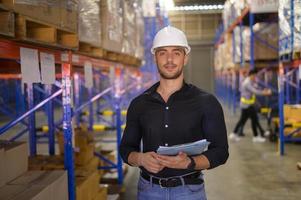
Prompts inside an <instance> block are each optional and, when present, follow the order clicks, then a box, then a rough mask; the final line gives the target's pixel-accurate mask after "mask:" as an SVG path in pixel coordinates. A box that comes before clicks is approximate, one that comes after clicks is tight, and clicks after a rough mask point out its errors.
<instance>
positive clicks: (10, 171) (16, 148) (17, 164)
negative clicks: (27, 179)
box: [0, 141, 28, 183]
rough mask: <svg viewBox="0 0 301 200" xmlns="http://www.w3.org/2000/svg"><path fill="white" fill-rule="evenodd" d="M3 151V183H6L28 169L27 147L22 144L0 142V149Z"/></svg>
mask: <svg viewBox="0 0 301 200" xmlns="http://www.w3.org/2000/svg"><path fill="white" fill-rule="evenodd" d="M1 147H2V148H3V149H4V159H3V160H1V162H3V164H4V171H5V174H4V181H5V182H6V183H7V182H9V181H11V180H13V179H15V178H16V177H18V176H20V175H21V174H23V173H25V172H26V171H27V169H28V146H27V143H24V142H10V143H7V141H0V148H1Z"/></svg>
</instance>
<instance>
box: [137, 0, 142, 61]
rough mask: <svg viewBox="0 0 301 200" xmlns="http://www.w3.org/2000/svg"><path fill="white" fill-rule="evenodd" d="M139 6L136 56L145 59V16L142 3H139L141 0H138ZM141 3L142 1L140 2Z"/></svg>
mask: <svg viewBox="0 0 301 200" xmlns="http://www.w3.org/2000/svg"><path fill="white" fill-rule="evenodd" d="M136 3H137V5H138V6H137V7H136V9H135V12H136V23H135V24H136V50H135V57H136V58H139V59H141V60H142V59H143V57H144V18H143V10H142V5H141V4H140V5H139V1H137V2H136ZM140 3H141V2H140Z"/></svg>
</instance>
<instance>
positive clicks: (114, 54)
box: [105, 51, 118, 61]
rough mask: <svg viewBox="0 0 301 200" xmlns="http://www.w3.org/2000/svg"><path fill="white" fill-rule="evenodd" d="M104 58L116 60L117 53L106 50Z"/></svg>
mask: <svg viewBox="0 0 301 200" xmlns="http://www.w3.org/2000/svg"><path fill="white" fill-rule="evenodd" d="M105 58H106V59H108V60H110V61H117V60H118V53H116V52H113V51H107V54H106V56H105Z"/></svg>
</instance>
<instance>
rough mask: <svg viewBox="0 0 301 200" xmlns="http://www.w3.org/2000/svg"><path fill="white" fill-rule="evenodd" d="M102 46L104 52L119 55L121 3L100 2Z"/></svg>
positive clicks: (118, 1)
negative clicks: (107, 51)
mask: <svg viewBox="0 0 301 200" xmlns="http://www.w3.org/2000/svg"><path fill="white" fill-rule="evenodd" d="M100 13H101V24H102V45H103V47H104V48H105V49H106V50H109V51H113V52H117V53H121V49H122V39H123V34H122V31H123V14H122V7H121V1H120V0H115V1H110V0H104V1H101V12H100Z"/></svg>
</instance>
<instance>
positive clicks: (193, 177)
mask: <svg viewBox="0 0 301 200" xmlns="http://www.w3.org/2000/svg"><path fill="white" fill-rule="evenodd" d="M200 175H201V173H200V172H196V173H193V174H189V175H186V176H181V177H182V178H183V180H184V185H198V184H202V183H203V182H204V181H203V179H201V178H200ZM141 177H142V178H144V179H145V180H147V181H150V179H151V176H150V175H148V174H147V173H146V172H141ZM152 183H155V184H157V185H160V186H161V187H162V188H169V187H177V186H180V185H183V183H182V181H181V178H180V177H174V178H156V177H152Z"/></svg>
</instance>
